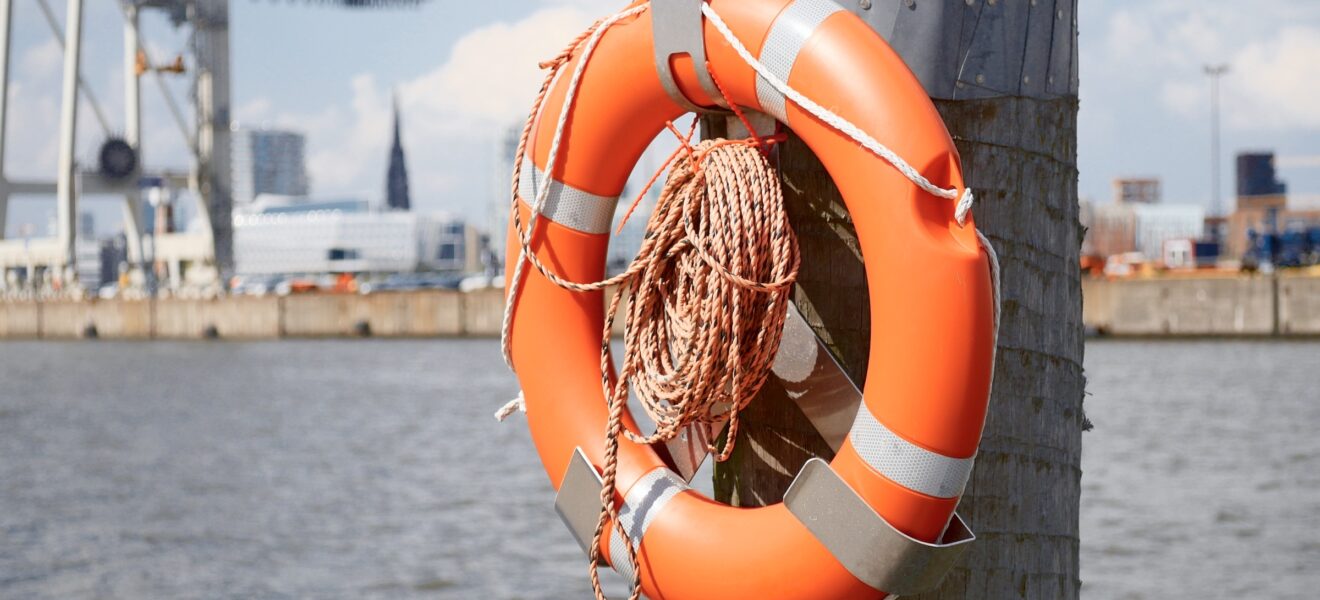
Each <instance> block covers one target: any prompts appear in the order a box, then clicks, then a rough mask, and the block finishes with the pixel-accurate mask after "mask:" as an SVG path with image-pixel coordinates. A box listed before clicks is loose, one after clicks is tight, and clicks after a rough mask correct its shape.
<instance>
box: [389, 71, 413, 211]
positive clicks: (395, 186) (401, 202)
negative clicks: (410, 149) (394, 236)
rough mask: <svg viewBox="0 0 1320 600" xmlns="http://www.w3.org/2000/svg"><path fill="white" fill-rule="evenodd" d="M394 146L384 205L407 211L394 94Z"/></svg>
mask: <svg viewBox="0 0 1320 600" xmlns="http://www.w3.org/2000/svg"><path fill="white" fill-rule="evenodd" d="M393 104H394V144H393V145H392V146H391V147H390V170H389V174H388V175H387V177H386V180H385V205H386V206H388V207H389V208H390V209H391V210H408V209H409V208H411V207H412V201H411V200H410V199H409V198H408V166H407V165H406V164H405V163H404V158H403V136H402V134H401V132H400V129H401V127H400V124H399V94H398V93H397V92H395V94H394V101H393Z"/></svg>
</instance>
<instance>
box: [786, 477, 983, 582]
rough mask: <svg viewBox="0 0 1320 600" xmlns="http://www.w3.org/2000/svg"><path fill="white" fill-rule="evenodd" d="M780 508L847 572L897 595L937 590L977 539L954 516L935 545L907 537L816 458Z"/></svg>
mask: <svg viewBox="0 0 1320 600" xmlns="http://www.w3.org/2000/svg"><path fill="white" fill-rule="evenodd" d="M784 505H785V506H786V507H788V510H789V512H791V513H793V516H795V517H797V519H798V521H801V522H802V525H803V526H805V527H806V528H807V529H808V530H809V531H811V533H812V535H814V536H816V539H817V540H820V543H821V544H823V545H824V546H825V548H826V549H827V550H829V551H830V554H833V555H834V558H835V559H837V560H838V561H839V564H842V565H843V567H844V568H845V569H847V570H848V572H849V573H852V574H853V575H854V576H855V577H857V578H858V579H860V580H861V581H862V582H863V583H865V584H866V585H869V586H871V587H873V588H875V589H877V590H882V591H885V592H888V593H890V594H896V595H899V596H909V595H913V594H920V593H922V592H927V591H930V590H933V589H935V588H937V587H939V584H940V582H941V581H942V580H943V579H944V575H945V574H946V573H948V572H949V568H950V567H952V566H953V564H954V563H955V562H956V561H957V560H958V558H959V557H960V556H962V554H963V552H964V551H966V550H967V547H968V546H969V545H970V544H971V542H973V541H975V540H976V536H975V535H973V534H972V532H971V530H970V529H968V528H967V524H966V523H963V521H962V519H961V518H959V517H958V515H956V514H955V515H953V518H952V519H951V520H950V522H949V526H948V528H947V530H946V531H945V533H944V535H943V536H941V540H940V541H939V542H937V543H934V544H931V543H928V542H923V541H921V540H918V539H914V538H912V537H909V536H908V535H906V534H904V533H903V532H901V531H899V530H897V529H895V528H894V526H893V525H890V524H889V522H888V521H885V519H884V517H882V516H880V515H879V514H877V513H876V512H875V510H874V509H872V508H871V507H870V505H868V504H867V503H866V501H864V500H862V498H861V496H858V495H857V492H855V491H853V489H852V488H851V487H849V486H848V483H847V482H845V481H844V480H843V479H842V478H840V477H839V475H838V473H835V472H834V469H831V468H830V466H829V464H828V463H826V462H825V461H823V460H821V459H819V458H813V459H811V460H808V461H807V464H805V465H803V466H802V470H801V471H799V472H798V476H797V478H796V479H794V480H793V484H792V485H790V486H789V488H788V493H786V494H785V495H784Z"/></svg>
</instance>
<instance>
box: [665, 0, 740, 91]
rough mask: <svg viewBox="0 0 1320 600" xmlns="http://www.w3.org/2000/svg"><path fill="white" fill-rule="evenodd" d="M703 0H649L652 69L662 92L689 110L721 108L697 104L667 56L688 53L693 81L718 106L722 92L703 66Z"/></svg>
mask: <svg viewBox="0 0 1320 600" xmlns="http://www.w3.org/2000/svg"><path fill="white" fill-rule="evenodd" d="M703 2H705V0H651V39H652V43H653V44H654V46H655V71H656V74H657V75H659V76H660V85H663V86H664V88H665V93H667V94H669V97H670V98H672V99H673V100H674V102H675V103H677V104H678V105H679V106H682V107H683V108H686V109H688V110H690V111H692V112H699V113H705V112H724V110H722V109H721V108H712V107H704V106H698V105H697V104H696V103H694V102H692V100H691V99H689V98H688V97H687V96H685V95H683V91H682V90H680V89H679V87H678V80H677V78H675V77H674V71H673V69H672V68H671V66H670V60H671V59H672V58H673V57H674V56H675V55H679V54H686V55H688V56H690V57H692V66H693V68H694V69H695V70H696V72H697V82H698V83H700V84H701V89H703V90H705V91H706V95H708V96H710V97H711V99H712V100H714V101H715V103H716V104H718V105H719V106H720V107H725V103H724V95H723V94H721V93H720V88H719V87H718V86H716V85H715V80H714V79H713V78H712V77H711V76H710V71H708V70H707V69H706V40H705V35H704V33H705V29H704V27H705V26H704V24H703V17H702V16H701V5H702V3H703ZM725 108H727V107H725Z"/></svg>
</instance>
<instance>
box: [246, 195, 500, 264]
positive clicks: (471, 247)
mask: <svg viewBox="0 0 1320 600" xmlns="http://www.w3.org/2000/svg"><path fill="white" fill-rule="evenodd" d="M253 206H254V207H255V208H256V209H257V210H255V211H247V210H245V211H240V212H236V213H235V215H234V254H235V256H234V258H235V271H236V273H237V274H238V275H249V276H250V275H301V274H319V273H396V272H411V271H445V272H456V273H457V272H473V271H479V270H481V268H482V266H481V246H482V240H481V236H480V235H479V234H477V232H476V231H475V230H473V229H472V228H471V227H469V226H468V225H467V224H466V223H464V222H463V221H462V220H461V219H457V218H454V217H451V216H448V215H445V214H439V213H437V214H419V213H414V212H407V211H398V210H393V211H373V210H369V209H368V207H367V203H366V201H361V200H358V201H354V200H339V201H327V202H315V201H309V200H307V199H304V198H288V197H283V198H281V197H273V196H260V197H258V199H257V200H256V201H254V203H253Z"/></svg>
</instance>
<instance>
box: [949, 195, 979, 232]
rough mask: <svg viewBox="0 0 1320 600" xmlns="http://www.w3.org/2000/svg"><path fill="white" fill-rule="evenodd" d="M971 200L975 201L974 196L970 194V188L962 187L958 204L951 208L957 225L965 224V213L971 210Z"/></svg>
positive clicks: (962, 225) (963, 225)
mask: <svg viewBox="0 0 1320 600" xmlns="http://www.w3.org/2000/svg"><path fill="white" fill-rule="evenodd" d="M973 202H976V196H974V195H972V188H970V187H969V188H964V189H963V193H962V195H961V196H959V197H958V206H957V207H956V208H954V209H953V218H954V219H957V221H958V226H959V227H965V226H966V225H967V215H968V214H969V213H971V212H972V203H973Z"/></svg>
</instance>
